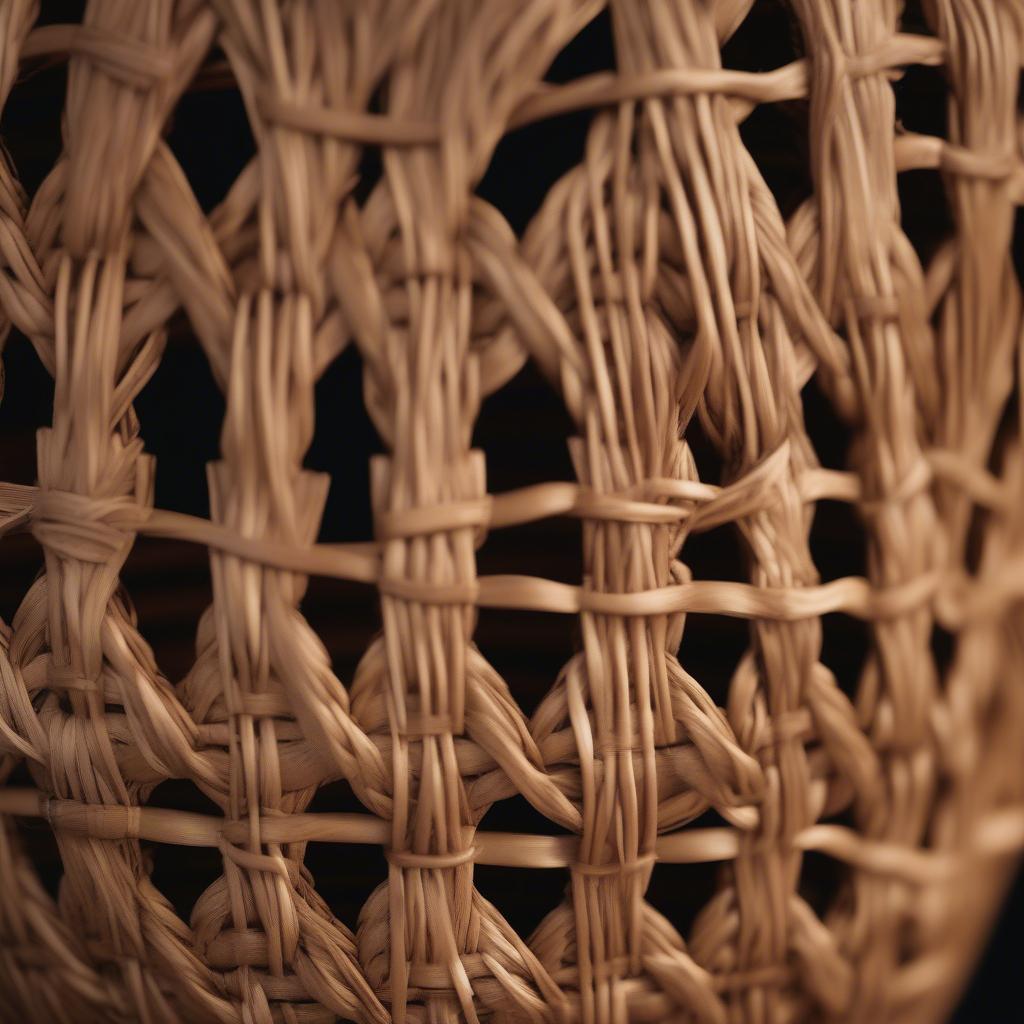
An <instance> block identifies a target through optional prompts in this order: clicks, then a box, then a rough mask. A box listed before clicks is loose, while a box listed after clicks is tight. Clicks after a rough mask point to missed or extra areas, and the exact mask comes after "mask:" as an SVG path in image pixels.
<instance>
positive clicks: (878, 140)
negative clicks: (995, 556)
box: [794, 3, 941, 1021]
mask: <svg viewBox="0 0 1024 1024" xmlns="http://www.w3.org/2000/svg"><path fill="white" fill-rule="evenodd" d="M794 7H795V9H796V11H797V14H798V16H799V18H800V21H801V25H802V27H803V30H804V33H805V35H806V37H807V38H808V39H809V40H810V39H813V40H814V43H815V50H814V53H813V54H812V63H813V67H812V80H811V126H812V140H813V147H814V148H813V150H812V172H813V174H814V176H815V185H816V192H815V205H816V218H817V226H818V229H817V261H816V266H815V272H814V283H815V285H816V288H817V293H818V297H819V301H820V303H821V307H822V309H823V310H824V311H825V312H826V314H827V315H829V316H830V317H833V318H834V319H835V320H836V321H837V322H838V323H839V324H840V325H841V327H842V329H843V330H844V334H845V337H846V340H847V342H848V344H849V347H850V352H851V357H852V358H851V375H852V377H853V380H854V384H855V387H856V391H857V394H858V398H859V402H858V404H859V406H860V408H859V410H858V420H859V422H858V425H857V433H856V436H855V442H854V444H855V451H854V453H853V458H854V461H855V465H856V468H857V470H858V472H859V473H860V476H861V480H862V482H863V488H864V493H863V497H862V502H861V511H862V515H863V518H864V522H865V527H866V531H867V540H868V551H867V557H868V572H869V578H871V579H873V580H874V581H875V582H876V583H878V584H879V585H892V584H895V583H898V582H901V581H904V580H909V579H913V578H915V577H919V576H920V575H922V574H924V573H927V572H928V571H930V570H931V569H932V568H933V567H934V566H935V564H936V562H937V561H938V560H939V559H940V558H941V552H940V550H939V544H940V535H939V528H938V524H937V521H936V516H935V509H934V505H933V502H932V499H931V496H930V495H929V494H928V493H927V492H925V491H922V490H920V489H918V488H916V487H912V486H908V480H910V479H911V478H912V477H913V475H914V472H915V467H916V466H917V465H918V464H919V462H920V460H921V458H922V455H921V452H920V449H919V447H918V443H917V440H916V432H915V416H916V409H915V396H914V391H913V390H912V388H911V387H910V380H909V374H910V367H911V366H913V365H914V363H915V362H916V361H918V360H924V359H927V353H928V352H930V351H931V349H932V345H933V342H932V340H931V337H930V329H929V325H928V323H927V320H926V318H925V304H924V297H923V281H922V275H921V273H920V269H919V267H918V265H917V261H916V258H915V257H914V254H913V251H912V249H911V247H910V244H909V242H908V241H907V239H906V238H905V236H903V234H902V232H901V231H900V228H899V221H898V207H897V199H896V191H895V173H894V171H895V168H894V154H893V147H892V142H891V138H892V132H891V125H892V123H893V120H894V99H893V95H892V90H891V87H890V85H889V83H888V82H886V81H885V80H884V78H883V77H882V76H881V75H872V76H864V77H861V78H858V79H857V80H856V81H851V80H850V79H849V77H848V76H847V74H846V61H847V56H846V55H847V54H857V53H859V52H863V51H865V50H868V49H873V48H874V47H875V46H877V45H878V43H879V41H880V40H881V39H882V38H884V37H885V36H886V35H889V34H891V33H892V32H894V31H895V28H896V15H897V10H896V5H895V4H886V3H883V4H878V5H861V6H859V7H857V8H856V9H855V10H848V9H846V7H845V5H841V4H818V3H797V4H795V5H794ZM868 154H870V158H868ZM805 209H807V210H809V209H810V208H809V207H807V208H805ZM798 216H799V214H798ZM925 397H926V398H927V394H926V395H925ZM931 630H932V618H931V615H930V614H929V610H928V609H927V608H926V607H923V608H918V609H913V610H910V611H908V612H907V613H906V614H904V615H902V616H899V617H894V618H892V619H889V620H886V621H885V622H878V623H876V624H875V625H874V627H873V633H874V645H873V647H872V650H871V651H870V653H869V655H868V659H867V661H866V663H865V665H864V668H863V670H862V676H861V680H860V685H859V689H858V694H857V701H858V711H859V714H860V716H861V720H862V722H863V723H864V725H865V726H866V728H867V730H868V732H869V735H870V736H871V737H872V738H873V739H874V740H875V742H876V744H877V743H880V742H881V743H885V744H886V746H887V747H888V749H887V750H886V751H885V753H884V755H883V757H882V772H883V777H884V780H885V781H884V784H883V785H882V786H880V787H875V788H874V792H873V793H872V797H873V799H872V800H871V801H870V802H869V803H863V802H862V803H860V804H859V805H857V806H856V807H855V808H854V813H855V815H856V817H857V820H858V823H859V824H860V826H861V827H862V828H863V829H864V831H865V833H866V834H868V835H872V836H885V837H886V838H888V839H892V840H895V841H898V842H904V843H907V844H908V845H916V844H918V843H920V842H921V839H922V836H923V834H924V830H925V828H926V824H927V814H928V810H929V806H930V803H931V800H932V796H933V793H934V787H935V774H936V773H935V752H934V747H933V742H932V740H931V737H930V735H929V715H930V710H931V706H932V705H933V703H934V701H935V698H936V695H937V690H936V683H937V680H936V671H935V665H934V660H933V657H932V653H931V648H930V639H931ZM911 899H912V896H911V894H910V893H909V892H907V891H906V890H905V889H902V888H901V887H898V886H893V885H891V884H889V883H888V882H886V881H884V880H878V879H869V878H865V877H863V876H856V875H855V876H854V878H853V880H852V892H851V896H850V900H849V904H848V906H847V907H841V908H837V909H836V910H835V911H834V912H833V920H832V922H831V924H832V927H833V928H834V930H835V932H836V934H837V938H838V941H839V943H840V947H841V948H843V949H844V951H845V952H846V953H847V955H848V956H851V957H853V958H855V959H856V960H857V961H858V964H859V970H858V983H859V984H858V991H857V998H856V1002H855V1004H854V1005H853V1007H852V1008H851V1018H852V1019H855V1020H862V1021H865V1020H869V1019H871V1017H872V1016H873V1015H875V1014H877V1013H879V1012H881V1010H882V1008H883V1006H884V1005H885V1001H886V1000H887V999H888V998H889V996H888V992H887V986H888V985H889V983H890V981H891V975H892V972H893V970H894V969H895V965H896V963H897V961H898V956H899V942H900V936H899V927H898V926H897V925H896V921H897V920H898V919H899V918H900V917H904V916H909V915H908V911H909V906H908V903H909V901H910V900H911ZM869 934H870V936H871V937H870V938H868V935H869Z"/></svg>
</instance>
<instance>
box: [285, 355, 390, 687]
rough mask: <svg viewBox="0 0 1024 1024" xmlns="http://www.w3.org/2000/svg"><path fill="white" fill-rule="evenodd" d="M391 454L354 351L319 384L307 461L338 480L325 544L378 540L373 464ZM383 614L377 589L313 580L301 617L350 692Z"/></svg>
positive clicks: (323, 528) (324, 524) (323, 533)
mask: <svg viewBox="0 0 1024 1024" xmlns="http://www.w3.org/2000/svg"><path fill="white" fill-rule="evenodd" d="M384 450H385V449H384V445H383V443H382V441H381V439H380V436H379V435H378V433H377V431H376V429H375V427H374V425H373V423H372V421H371V419H370V416H369V414H368V413H367V411H366V406H365V403H364V402H363V362H362V360H361V359H360V357H359V354H358V352H357V351H356V349H355V346H354V345H350V346H349V347H348V348H346V349H345V351H343V352H342V353H341V355H340V356H339V357H338V358H337V359H335V360H334V361H333V362H332V363H331V365H330V366H329V367H328V368H327V370H326V371H325V372H324V374H323V376H322V377H321V378H320V380H319V381H318V382H317V385H316V423H315V427H314V432H313V440H312V443H311V445H310V448H309V451H308V452H307V454H306V458H305V459H304V465H305V466H306V468H307V469H310V470H313V471H315V472H319V473H327V474H328V475H329V476H330V478H331V482H330V488H329V490H328V493H327V503H326V506H325V509H324V515H323V519H322V520H321V524H320V532H319V536H318V538H317V540H318V542H319V543H343V542H363V541H370V540H372V539H373V515H372V511H371V501H370V458H371V457H372V456H374V455H378V454H381V453H383V452H384ZM379 608H380V602H379V600H378V597H377V592H376V590H375V589H374V588H373V587H370V586H367V585H366V584H365V583H357V582H353V581H351V580H344V579H335V578H332V577H326V576H313V577H311V578H310V580H309V586H308V589H307V591H306V595H305V597H304V598H303V601H302V614H303V615H304V616H305V618H306V620H307V621H308V622H309V624H310V626H311V627H312V629H313V630H314V632H315V633H316V634H317V635H318V636H319V637H320V639H321V640H322V641H323V643H324V646H325V647H326V648H327V651H328V653H329V654H330V657H331V663H332V665H333V667H334V671H335V672H336V673H337V675H338V677H339V678H340V679H341V680H342V682H343V683H345V684H346V685H350V684H351V681H352V677H353V675H354V674H355V670H356V666H357V665H358V664H359V660H360V658H362V656H363V654H364V653H365V652H366V649H367V648H368V647H369V645H370V642H371V639H372V638H373V636H374V634H375V633H376V632H377V631H378V630H379V629H380V611H379Z"/></svg>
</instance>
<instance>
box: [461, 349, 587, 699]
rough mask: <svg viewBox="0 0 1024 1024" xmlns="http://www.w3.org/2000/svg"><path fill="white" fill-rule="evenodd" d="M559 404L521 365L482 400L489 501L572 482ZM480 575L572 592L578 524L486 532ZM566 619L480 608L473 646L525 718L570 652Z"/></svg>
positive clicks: (569, 431)
mask: <svg viewBox="0 0 1024 1024" xmlns="http://www.w3.org/2000/svg"><path fill="white" fill-rule="evenodd" d="M575 432H576V431H575V428H574V426H573V424H572V422H571V421H570V419H569V417H568V415H567V413H566V411H565V408H564V406H563V405H562V402H561V399H560V398H559V397H558V395H557V394H556V393H555V391H554V390H553V389H552V387H551V386H550V385H549V384H548V383H547V382H546V381H545V380H544V379H543V378H542V377H541V375H540V373H539V371H538V370H537V368H536V366H535V365H534V364H533V363H532V362H527V364H526V365H525V366H524V367H523V369H522V370H520V372H519V373H518V374H516V376H515V377H513V378H512V380H511V381H509V382H508V383H507V384H506V385H505V386H504V387H503V388H501V389H500V390H498V391H497V392H495V393H494V394H492V395H491V396H490V397H488V398H487V399H486V400H485V401H484V403H483V406H482V408H481V411H480V415H479V418H478V419H477V423H476V429H475V432H474V437H473V443H474V447H476V448H479V449H481V450H483V452H484V455H485V458H486V461H487V489H488V491H489V492H490V493H491V494H501V493H503V492H506V491H511V490H515V489H518V488H521V487H527V486H531V485H534V484H541V483H548V482H552V481H559V480H566V481H575V479H576V476H575V472H574V470H573V468H572V462H571V460H570V458H569V449H568V446H567V439H568V438H569V437H570V436H572V435H573V434H575ZM477 573H478V575H480V576H493V575H504V574H514V575H526V576H538V577H544V578H546V579H553V580H557V581H559V582H563V583H570V584H573V585H578V584H579V582H580V580H581V578H582V529H581V525H580V522H579V520H577V519H572V518H569V517H564V516H560V517H555V518H549V519H543V520H540V521H537V522H532V523H525V524H523V525H520V526H513V527H503V528H501V529H495V530H491V531H490V532H489V533H488V535H487V537H486V539H485V541H484V543H483V545H482V547H481V548H480V550H479V551H478V552H477ZM578 632H579V631H578V626H577V619H576V616H574V615H554V614H549V613H546V612H535V611H520V610H518V609H507V608H481V609H480V612H479V618H478V623H477V629H476V634H475V640H476V642H477V644H478V645H479V647H480V649H481V651H482V652H483V655H484V657H485V658H487V660H488V661H489V662H490V664H491V665H492V666H493V667H494V668H495V669H496V670H497V671H498V673H499V675H501V676H502V678H503V679H504V680H505V681H506V682H507V683H508V685H509V688H510V690H511V691H512V694H513V696H514V697H515V699H516V702H517V703H518V704H519V706H520V707H521V708H522V710H523V712H524V714H526V715H529V714H531V713H532V712H533V710H534V709H535V708H536V706H537V704H538V703H539V702H540V700H541V698H542V697H543V696H544V694H546V693H547V692H548V690H549V689H550V688H551V686H552V685H553V684H554V681H555V679H556V678H557V676H558V673H559V672H560V671H561V669H562V666H563V665H564V664H565V663H566V662H567V661H568V660H569V658H571V657H572V655H573V653H574V652H575V650H576V645H577V637H578Z"/></svg>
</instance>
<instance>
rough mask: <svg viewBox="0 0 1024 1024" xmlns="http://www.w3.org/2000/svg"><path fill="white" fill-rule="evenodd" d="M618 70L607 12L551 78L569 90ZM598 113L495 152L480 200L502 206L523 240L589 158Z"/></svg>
mask: <svg viewBox="0 0 1024 1024" xmlns="http://www.w3.org/2000/svg"><path fill="white" fill-rule="evenodd" d="M614 66H615V55H614V45H613V42H612V34H611V18H610V16H609V14H608V12H607V11H602V12H601V13H600V14H598V15H597V17H595V18H594V19H593V20H592V21H591V22H590V23H589V24H587V25H586V26H585V27H584V28H583V30H582V31H581V32H580V33H579V34H578V35H576V36H575V37H574V38H573V40H572V41H571V42H570V43H569V44H568V45H567V46H566V47H565V48H564V49H563V50H562V52H561V53H560V54H559V55H558V56H557V57H556V58H555V59H554V61H553V62H552V64H551V67H550V68H549V70H548V73H547V75H546V76H545V79H544V80H545V81H546V82H549V83H552V84H564V83H566V82H569V81H572V80H573V79H576V78H580V77H582V76H584V75H590V74H594V73H596V72H598V71H607V70H609V69H611V68H614ZM592 118H593V111H590V110H580V111H575V112H573V113H569V114H562V115H560V116H558V117H552V118H548V119H547V120H544V121H539V122H537V123H535V124H529V125H525V126H524V127H522V128H519V129H517V130H515V131H511V132H509V133H508V134H507V135H505V136H504V137H503V138H502V139H501V141H500V142H499V143H498V145H497V146H496V147H495V150H494V156H493V158H492V160H491V163H490V166H489V167H488V169H487V172H486V174H485V175H484V177H483V179H482V180H481V181H480V184H479V185H478V187H477V194H478V195H480V196H481V197H482V198H483V199H486V200H487V201H488V202H489V203H492V204H493V205H494V206H496V207H497V208H498V209H499V210H501V212H502V213H503V214H504V215H505V217H506V218H507V219H508V222H509V223H510V224H511V225H512V228H513V230H515V231H516V233H517V234H522V232H523V230H524V229H525V228H526V225H527V224H528V223H529V221H530V218H531V217H532V216H533V215H534V214H535V213H536V212H537V211H538V210H539V209H540V207H541V205H542V204H543V202H544V199H545V197H546V196H547V194H548V191H549V190H550V188H551V186H552V185H553V184H554V183H555V182H556V181H557V180H558V179H559V178H561V177H562V175H563V174H565V173H566V172H567V171H569V170H570V169H571V168H573V167H575V166H577V164H579V162H580V160H581V159H582V157H583V152H584V147H585V145H586V138H587V129H588V127H589V126H590V122H591V119H592Z"/></svg>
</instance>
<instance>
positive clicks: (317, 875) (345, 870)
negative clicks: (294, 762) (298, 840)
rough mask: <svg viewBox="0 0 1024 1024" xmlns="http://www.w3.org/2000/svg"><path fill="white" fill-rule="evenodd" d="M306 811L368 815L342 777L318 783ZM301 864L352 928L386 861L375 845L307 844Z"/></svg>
mask: <svg viewBox="0 0 1024 1024" xmlns="http://www.w3.org/2000/svg"><path fill="white" fill-rule="evenodd" d="M307 811H308V812H309V813H311V814H363V815H368V814H369V812H368V811H367V810H366V808H365V807H364V806H363V805H362V804H361V803H360V802H359V799H358V798H357V797H356V795H355V794H354V793H353V792H352V787H351V786H350V785H349V784H348V782H346V781H344V780H343V779H338V780H336V781H334V782H329V783H327V784H326V785H323V786H321V787H320V788H319V789H318V790H317V792H316V795H315V796H314V797H313V799H312V800H311V801H310V804H309V806H308V807H307ZM305 864H306V867H307V868H308V869H309V870H310V872H311V873H312V875H313V881H314V884H315V886H316V890H317V892H318V893H319V894H320V895H321V896H322V897H323V899H324V900H325V902H326V903H327V905H328V906H329V907H330V908H331V912H332V913H333V914H334V915H335V916H336V917H337V918H338V919H339V920H340V921H342V922H344V923H345V924H346V925H348V927H349V928H351V929H352V930H353V931H355V928H356V924H357V922H358V920H359V912H360V911H361V910H362V908H363V905H364V904H365V903H366V901H367V900H368V899H369V898H370V894H371V893H372V892H373V891H374V890H375V889H376V888H377V886H378V885H380V884H381V882H383V881H386V880H387V877H388V864H387V860H386V859H385V857H384V850H383V847H381V846H379V845H366V844H362V843H322V842H313V843H308V844H307V845H306V857H305Z"/></svg>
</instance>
